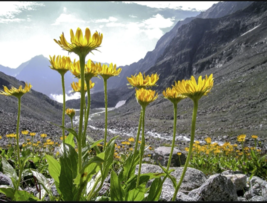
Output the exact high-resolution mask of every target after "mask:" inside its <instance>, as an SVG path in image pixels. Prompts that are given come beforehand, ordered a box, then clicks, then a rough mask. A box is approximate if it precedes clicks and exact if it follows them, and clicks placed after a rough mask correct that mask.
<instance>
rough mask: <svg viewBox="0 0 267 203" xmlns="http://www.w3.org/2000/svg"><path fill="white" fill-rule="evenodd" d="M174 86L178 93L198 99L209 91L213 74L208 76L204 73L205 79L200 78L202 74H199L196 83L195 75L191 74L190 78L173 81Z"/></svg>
mask: <svg viewBox="0 0 267 203" xmlns="http://www.w3.org/2000/svg"><path fill="white" fill-rule="evenodd" d="M174 87H175V88H176V90H177V91H178V92H179V93H180V94H182V95H185V96H188V97H189V98H191V99H193V100H198V99H200V98H201V97H202V96H203V95H207V94H208V93H209V92H210V91H211V88H212V87H213V74H211V75H210V76H209V77H208V76H207V75H206V78H205V79H202V76H199V78H198V83H197V82H196V79H195V77H194V76H191V79H190V80H182V81H178V82H175V85H174Z"/></svg>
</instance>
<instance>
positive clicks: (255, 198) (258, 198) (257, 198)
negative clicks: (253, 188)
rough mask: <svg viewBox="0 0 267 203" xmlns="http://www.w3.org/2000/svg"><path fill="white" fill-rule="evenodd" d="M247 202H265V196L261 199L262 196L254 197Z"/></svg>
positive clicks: (266, 200)
mask: <svg viewBox="0 0 267 203" xmlns="http://www.w3.org/2000/svg"><path fill="white" fill-rule="evenodd" d="M249 201H252V202H254V201H264V202H267V196H265V197H263V196H254V197H252V198H251V199H250V200H249Z"/></svg>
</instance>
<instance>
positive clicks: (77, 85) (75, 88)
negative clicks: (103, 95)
mask: <svg viewBox="0 0 267 203" xmlns="http://www.w3.org/2000/svg"><path fill="white" fill-rule="evenodd" d="M94 86H95V83H93V82H91V80H90V89H92V88H93V87H94ZM71 87H72V89H73V91H74V92H81V80H79V82H73V83H71ZM84 91H87V86H86V84H84Z"/></svg>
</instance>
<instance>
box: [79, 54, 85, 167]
mask: <svg viewBox="0 0 267 203" xmlns="http://www.w3.org/2000/svg"><path fill="white" fill-rule="evenodd" d="M79 57H80V67H81V104H80V121H79V135H78V138H79V141H78V172H80V170H81V169H82V126H83V107H84V65H85V56H84V55H83V54H80V55H79Z"/></svg>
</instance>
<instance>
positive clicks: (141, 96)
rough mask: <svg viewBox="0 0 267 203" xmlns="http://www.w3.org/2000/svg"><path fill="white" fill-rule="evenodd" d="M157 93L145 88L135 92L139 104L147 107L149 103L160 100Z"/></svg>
mask: <svg viewBox="0 0 267 203" xmlns="http://www.w3.org/2000/svg"><path fill="white" fill-rule="evenodd" d="M155 93H156V92H155V91H153V90H146V89H144V88H141V89H136V91H135V97H136V100H137V102H138V103H139V104H140V105H141V106H143V107H145V106H147V105H148V104H149V103H151V102H153V101H155V100H156V99H157V98H158V94H157V95H155Z"/></svg>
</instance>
